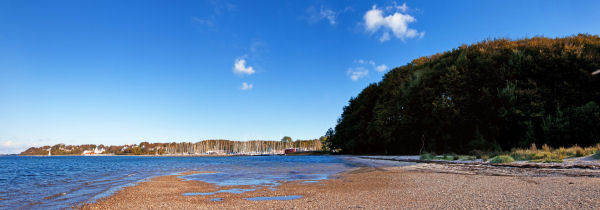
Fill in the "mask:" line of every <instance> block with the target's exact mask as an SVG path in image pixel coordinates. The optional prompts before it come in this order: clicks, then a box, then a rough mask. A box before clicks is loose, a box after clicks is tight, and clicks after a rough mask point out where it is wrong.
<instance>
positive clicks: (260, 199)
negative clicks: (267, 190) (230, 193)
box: [244, 195, 302, 201]
mask: <svg viewBox="0 0 600 210" xmlns="http://www.w3.org/2000/svg"><path fill="white" fill-rule="evenodd" d="M298 198H302V196H301V195H286V196H272V197H252V198H244V199H246V200H249V201H273V200H276V201H287V200H294V199H298Z"/></svg>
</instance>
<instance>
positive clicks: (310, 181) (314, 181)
mask: <svg viewBox="0 0 600 210" xmlns="http://www.w3.org/2000/svg"><path fill="white" fill-rule="evenodd" d="M318 182H319V181H316V180H308V181H304V183H318Z"/></svg>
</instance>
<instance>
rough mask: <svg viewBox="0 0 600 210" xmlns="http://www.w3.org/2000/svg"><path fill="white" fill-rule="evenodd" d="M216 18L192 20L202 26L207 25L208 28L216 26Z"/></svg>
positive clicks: (194, 18) (196, 18) (195, 18)
mask: <svg viewBox="0 0 600 210" xmlns="http://www.w3.org/2000/svg"><path fill="white" fill-rule="evenodd" d="M214 19H215V18H214V17H210V18H206V19H202V18H198V17H193V18H192V20H193V21H194V22H196V23H198V24H200V25H207V26H214V25H215V20H214Z"/></svg>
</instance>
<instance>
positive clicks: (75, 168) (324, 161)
mask: <svg viewBox="0 0 600 210" xmlns="http://www.w3.org/2000/svg"><path fill="white" fill-rule="evenodd" d="M0 166H2V167H0V198H2V200H0V209H15V208H21V209H22V208H28V209H32V208H44V209H60V208H69V207H71V206H73V205H76V204H79V203H83V202H93V201H95V200H96V199H98V198H102V197H105V196H108V195H111V194H112V193H114V192H115V191H118V190H120V189H122V188H123V187H125V186H130V185H133V184H135V183H136V182H138V181H143V180H147V179H149V178H151V177H154V176H162V175H170V174H174V173H177V172H184V171H218V172H219V173H214V174H194V175H189V176H184V177H185V178H186V179H190V180H199V181H205V182H208V183H214V184H217V185H221V186H223V185H268V186H275V185H277V183H278V182H279V181H290V180H321V179H326V178H327V177H328V176H330V175H332V174H335V173H338V172H341V171H343V170H345V169H347V168H348V167H350V166H348V165H345V164H344V163H343V162H342V160H340V159H338V158H335V157H331V156H253V157H249V156H238V157H135V156H133V157H132V156H127V157H122V156H101V157H81V156H66V157H65V156H62V157H60V156H52V157H19V156H0Z"/></svg>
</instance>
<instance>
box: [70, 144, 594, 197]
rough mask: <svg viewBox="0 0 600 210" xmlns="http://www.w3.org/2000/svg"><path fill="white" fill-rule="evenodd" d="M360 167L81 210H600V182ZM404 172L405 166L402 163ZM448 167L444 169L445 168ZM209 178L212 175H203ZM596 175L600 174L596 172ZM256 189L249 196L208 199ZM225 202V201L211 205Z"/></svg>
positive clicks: (162, 187) (158, 186) (148, 189)
mask: <svg viewBox="0 0 600 210" xmlns="http://www.w3.org/2000/svg"><path fill="white" fill-rule="evenodd" d="M341 158H343V159H345V160H347V161H350V162H354V164H357V165H359V167H356V168H354V169H351V170H348V171H344V172H342V173H339V174H336V175H335V176H334V177H330V178H329V179H326V180H320V181H318V182H316V183H315V182H310V183H307V182H303V181H283V182H280V185H278V186H275V187H273V188H274V189H275V190H271V189H269V188H268V187H264V186H263V187H260V186H258V187H256V186H248V185H242V186H217V185H214V184H209V183H205V182H201V181H187V180H185V179H183V178H181V176H184V175H188V174H194V173H195V172H187V173H182V175H169V176H159V177H154V178H152V179H150V180H149V181H146V182H140V183H138V184H136V185H134V186H130V187H125V188H124V189H122V190H120V191H118V192H116V193H115V194H113V195H111V196H108V197H105V198H102V199H99V200H97V201H96V202H95V203H90V204H82V205H81V206H78V208H82V209H122V208H128V209H129V208H145V209H148V208H152V209H155V208H186V209H188V208H202V209H204V208H219V209H240V208H249V209H275V208H277V209H281V208H301V209H314V208H319V209H323V208H325V209H338V208H368V209H373V208H392V209H398V208H410V209H413V208H416V209H424V208H580V209H597V208H598V207H600V200H598V199H597V196H598V195H599V194H600V178H597V177H572V176H535V175H530V174H529V173H526V172H523V171H518V173H521V174H514V173H513V172H514V171H513V172H511V173H506V174H485V173H484V174H481V173H478V172H477V171H475V172H474V171H471V170H461V168H456V167H454V166H444V165H440V164H429V163H419V164H416V163H414V164H408V165H401V166H399V165H398V164H400V163H401V162H398V161H381V160H364V159H361V158H360V157H353V156H346V157H341ZM403 164H404V163H403ZM442 166H443V167H442ZM204 173H205V172H204ZM595 173H597V171H596V172H595ZM234 188H236V189H250V188H254V189H255V190H254V191H249V192H244V193H239V194H238V193H216V194H213V195H195V196H184V195H183V193H207V192H216V191H218V190H228V189H229V190H231V189H234ZM294 195H295V196H301V197H300V198H298V199H293V200H285V201H277V200H268V201H250V200H246V199H247V198H252V197H271V196H294ZM216 198H220V199H222V200H221V201H211V199H216Z"/></svg>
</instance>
